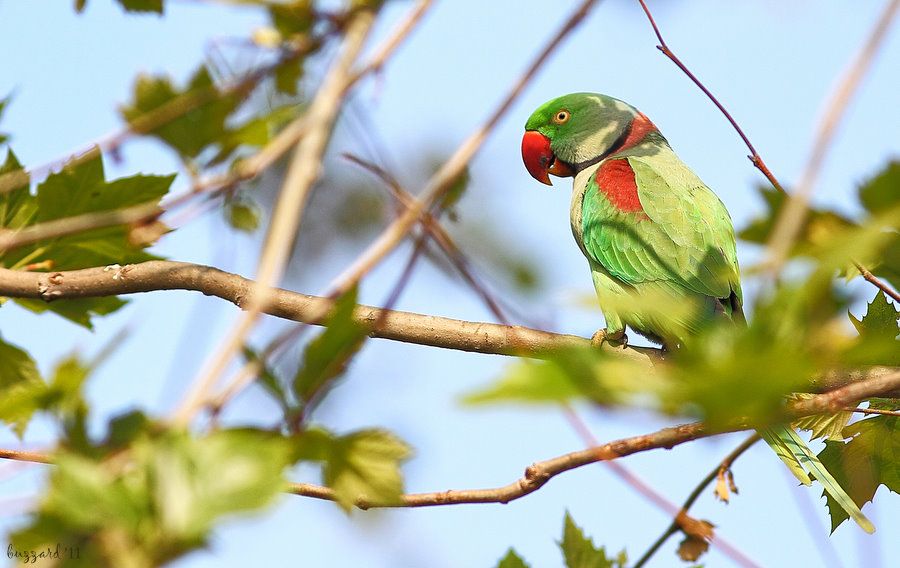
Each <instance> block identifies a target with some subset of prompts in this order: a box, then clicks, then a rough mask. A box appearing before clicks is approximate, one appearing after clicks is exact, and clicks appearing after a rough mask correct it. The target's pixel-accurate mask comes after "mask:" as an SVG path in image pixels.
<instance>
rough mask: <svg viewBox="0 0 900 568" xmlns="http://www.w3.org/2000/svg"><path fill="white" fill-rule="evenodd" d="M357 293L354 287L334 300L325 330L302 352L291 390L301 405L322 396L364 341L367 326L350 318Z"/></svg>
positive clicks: (367, 329) (354, 306)
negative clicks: (301, 362)
mask: <svg viewBox="0 0 900 568" xmlns="http://www.w3.org/2000/svg"><path fill="white" fill-rule="evenodd" d="M356 292H357V290H356V288H355V287H354V288H353V289H352V290H350V291H349V292H347V293H346V294H344V295H343V296H341V297H340V298H338V299H337V301H336V302H335V304H334V308H333V309H332V311H331V314H330V315H329V316H328V320H327V323H326V327H325V330H324V331H322V332H321V333H320V334H319V335H318V336H317V337H316V338H315V339H313V340H312V341H310V342H309V344H308V345H307V346H306V349H305V350H304V352H303V364H302V365H301V366H300V368H299V369H298V371H297V374H296V375H295V376H294V381H293V391H294V394H295V395H296V396H297V399H298V400H300V401H301V402H303V403H304V404H309V403H311V402H313V399H314V398H317V397H319V396H321V393H322V391H323V389H324V388H326V387H327V386H328V385H329V383H331V382H332V381H333V380H334V379H335V378H336V377H338V376H340V375H341V374H342V373H343V372H344V370H345V368H346V366H347V362H348V361H349V360H350V358H351V357H353V355H355V354H356V352H357V351H359V349H360V347H362V344H363V342H364V341H365V339H366V335H367V334H368V332H369V328H368V326H365V325H363V324H361V323H359V322H358V321H357V320H355V319H354V318H353V311H354V309H355V308H356Z"/></svg>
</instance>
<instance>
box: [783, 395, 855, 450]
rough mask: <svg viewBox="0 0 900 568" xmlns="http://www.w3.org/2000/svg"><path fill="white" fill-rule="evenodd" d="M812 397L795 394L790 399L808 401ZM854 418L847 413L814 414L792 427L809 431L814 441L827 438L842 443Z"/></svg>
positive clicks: (850, 413) (797, 421) (796, 422)
mask: <svg viewBox="0 0 900 568" xmlns="http://www.w3.org/2000/svg"><path fill="white" fill-rule="evenodd" d="M812 397H813V395H811V394H808V393H795V394H793V395H791V397H790V398H791V400H808V399H810V398H812ZM852 417H853V413H852V412H846V411H843V412H835V413H834V414H813V415H810V416H804V417H803V418H800V419H799V420H795V421H794V423H793V424H792V426H793V427H794V428H799V429H800V430H809V432H810V434H811V439H813V440H815V439H817V438H825V439H826V440H831V441H840V440H843V439H844V435H843V434H842V433H841V432H842V431H843V429H844V426H846V425H847V423H848V422H850V418H852Z"/></svg>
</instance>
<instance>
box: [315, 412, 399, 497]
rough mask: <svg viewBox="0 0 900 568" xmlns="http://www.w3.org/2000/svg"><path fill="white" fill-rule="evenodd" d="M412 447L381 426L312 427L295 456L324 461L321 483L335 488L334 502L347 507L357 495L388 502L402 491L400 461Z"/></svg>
mask: <svg viewBox="0 0 900 568" xmlns="http://www.w3.org/2000/svg"><path fill="white" fill-rule="evenodd" d="M410 455H411V450H410V448H409V446H407V445H406V443H405V442H403V441H402V440H400V439H399V438H397V437H396V436H394V435H393V434H391V433H390V432H387V431H384V430H358V431H356V432H351V433H350V434H346V435H344V436H337V437H336V436H333V435H332V434H331V433H330V432H328V431H326V430H323V429H321V428H312V429H309V430H307V431H305V432H303V434H302V435H301V437H300V440H299V443H298V444H297V457H298V458H299V459H303V460H310V461H320V462H322V464H323V467H322V478H323V483H324V484H325V485H327V486H328V487H330V488H331V489H333V490H334V493H335V497H336V501H337V504H338V505H340V506H341V508H342V509H344V510H345V511H349V510H350V509H351V508H352V507H353V505H354V504H355V503H356V501H357V499H365V500H366V501H369V502H371V503H384V504H391V503H397V502H398V501H399V498H400V495H401V494H402V493H403V477H402V475H401V473H400V463H401V462H403V461H405V460H406V459H408V458H409V457H410Z"/></svg>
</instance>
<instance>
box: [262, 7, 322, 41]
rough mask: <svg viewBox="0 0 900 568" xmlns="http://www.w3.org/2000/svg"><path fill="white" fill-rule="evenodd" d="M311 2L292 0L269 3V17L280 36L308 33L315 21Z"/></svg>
mask: <svg viewBox="0 0 900 568" xmlns="http://www.w3.org/2000/svg"><path fill="white" fill-rule="evenodd" d="M313 8H314V7H313V3H312V2H311V1H310V0H294V1H292V2H290V1H289V2H285V3H280V4H270V5H269V7H268V10H269V18H270V19H271V21H272V26H273V27H274V28H275V29H276V30H278V32H279V33H280V34H281V36H282V37H290V36H293V35H299V34H305V33H308V32H309V31H310V30H311V28H312V25H313V24H314V23H315V13H314V11H313Z"/></svg>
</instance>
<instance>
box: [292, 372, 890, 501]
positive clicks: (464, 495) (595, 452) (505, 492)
mask: <svg viewBox="0 0 900 568" xmlns="http://www.w3.org/2000/svg"><path fill="white" fill-rule="evenodd" d="M898 388H900V371H897V372H894V373H893V374H891V375H887V376H885V377H879V378H874V379H869V380H866V381H862V382H860V383H855V384H852V385H848V386H846V387H841V388H840V389H837V390H834V391H831V392H828V393H824V394H820V395H816V396H813V397H811V398H808V399H805V400H802V401H798V402H795V403H792V404H790V405H789V406H788V408H787V411H786V412H785V419H787V420H790V419H794V418H799V417H802V416H808V415H810V414H819V413H822V412H827V411H829V410H831V409H833V408H834V406H835V405H838V408H841V407H843V406H846V405H848V404H853V403H854V402H855V401H860V400H863V399H866V398H869V397H873V396H879V395H881V394H884V393H885V392H889V391H893V390H896V389H898ZM753 427H754V426H753V425H750V424H746V423H743V422H738V423H735V424H733V425H732V426H729V427H724V428H721V429H717V430H712V429H709V428H707V427H706V426H705V425H704V424H703V423H702V422H694V423H691V424H682V425H680V426H674V427H671V428H663V429H662V430H659V431H657V432H654V433H652V434H644V435H641V436H634V437H631V438H624V439H621V440H616V441H613V442H609V443H607V444H603V445H601V446H595V447H592V448H588V449H585V450H580V451H577V452H571V453H568V454H564V455H561V456H558V457H555V458H552V459H549V460H545V461H540V462H535V463H533V464H531V465H530V466H528V467H527V468H526V469H525V474H524V476H523V477H521V478H520V479H517V480H516V481H513V482H512V483H510V484H508V485H504V486H502V487H496V488H491V489H461V490H454V489H451V490H448V491H436V492H432V493H412V494H407V495H402V496H401V497H400V499H399V500H398V501H396V502H390V503H380V502H376V501H371V500H369V499H367V498H366V497H365V496H360V497H359V498H358V499H357V500H356V502H355V505H356V506H357V507H358V508H360V509H371V508H376V507H391V508H393V507H433V506H438V505H459V504H474V503H503V504H505V503H509V502H510V501H515V500H516V499H520V498H522V497H524V496H526V495H529V494H531V493H534V492H535V491H537V490H538V489H540V488H541V487H543V486H544V485H545V484H546V483H547V482H548V481H550V479H552V478H553V477H555V476H557V475H559V474H561V473H564V472H566V471H570V470H573V469H576V468H579V467H582V466H585V465H588V464H592V463H596V462H600V461H610V460H615V459H618V458H622V457H625V456H629V455H632V454H636V453H639V452H646V451H648V450H655V449H660V448H665V449H672V448H674V447H675V446H678V445H681V444H684V443H685V442H690V441H693V440H698V439H701V438H708V437H710V436H715V435H717V434H724V433H726V432H736V431H740V430H747V429H750V428H753ZM718 471H719V468H718V467H717V468H716V472H717V473H718ZM288 492H289V493H293V494H295V495H301V496H304V497H313V498H316V499H325V500H329V501H333V500H335V495H334V492H333V491H332V490H331V489H329V488H327V487H322V486H319V485H314V484H309V483H292V484H291V485H290V486H289V488H288Z"/></svg>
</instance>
